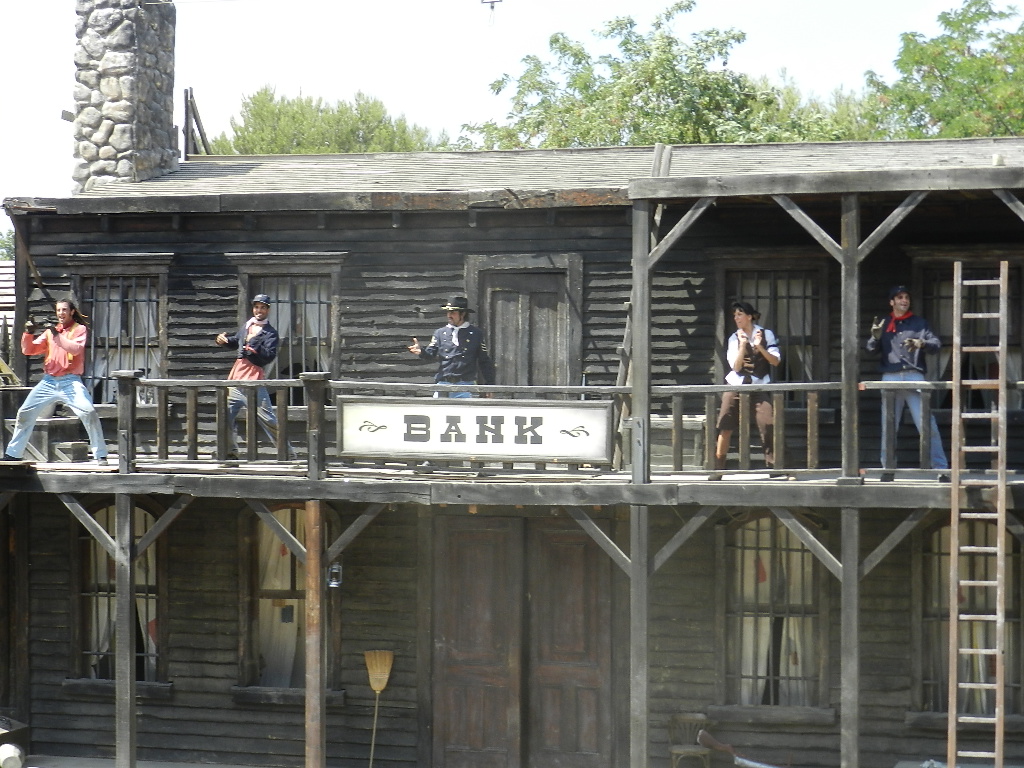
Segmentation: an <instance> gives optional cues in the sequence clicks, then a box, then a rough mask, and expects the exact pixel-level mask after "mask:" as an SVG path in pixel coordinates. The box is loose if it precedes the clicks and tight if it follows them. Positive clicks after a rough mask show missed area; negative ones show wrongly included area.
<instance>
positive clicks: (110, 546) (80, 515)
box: [57, 493, 119, 563]
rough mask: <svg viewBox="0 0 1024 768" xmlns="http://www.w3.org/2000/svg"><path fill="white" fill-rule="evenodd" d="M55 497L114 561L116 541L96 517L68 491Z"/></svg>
mask: <svg viewBox="0 0 1024 768" xmlns="http://www.w3.org/2000/svg"><path fill="white" fill-rule="evenodd" d="M57 498H58V499H60V500H61V502H62V503H63V504H64V506H65V507H67V508H68V510H69V511H70V512H71V514H72V515H74V516H75V517H76V518H77V519H78V522H80V523H81V524H82V525H83V526H85V529H86V530H87V531H88V532H89V533H91V534H92V537H93V538H94V539H96V541H98V542H99V544H100V546H101V547H103V548H104V549H105V550H107V554H108V555H110V557H111V558H112V559H113V560H114V562H115V563H116V562H117V558H118V554H119V552H118V548H117V543H116V542H115V541H114V539H113V538H112V537H111V535H110V534H109V533H107V531H106V529H105V528H104V527H103V526H102V525H100V524H99V523H97V522H96V518H95V517H93V516H92V515H90V514H89V513H88V512H87V511H86V509H85V507H83V506H82V505H81V504H79V503H78V502H77V501H76V500H75V497H74V496H72V495H71V494H70V493H58V494H57Z"/></svg>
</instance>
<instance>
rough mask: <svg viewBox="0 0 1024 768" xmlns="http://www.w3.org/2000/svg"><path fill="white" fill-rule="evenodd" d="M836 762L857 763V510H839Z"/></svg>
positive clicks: (854, 766)
mask: <svg viewBox="0 0 1024 768" xmlns="http://www.w3.org/2000/svg"><path fill="white" fill-rule="evenodd" d="M842 529H843V543H842V559H843V576H842V583H841V587H840V589H841V592H842V598H843V599H842V618H841V627H842V632H841V634H842V640H841V641H840V656H841V665H840V678H841V685H840V694H839V701H840V707H839V709H840V715H839V766H840V768H858V766H859V765H860V748H859V746H858V741H859V737H860V510H858V509H853V508H850V507H843V511H842Z"/></svg>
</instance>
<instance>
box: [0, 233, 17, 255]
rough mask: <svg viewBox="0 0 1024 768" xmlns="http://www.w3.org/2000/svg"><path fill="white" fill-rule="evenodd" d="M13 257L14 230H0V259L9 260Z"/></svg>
mask: <svg viewBox="0 0 1024 768" xmlns="http://www.w3.org/2000/svg"><path fill="white" fill-rule="evenodd" d="M13 258H14V230H13V229H9V230H7V231H6V232H0V261H10V260H11V259H13Z"/></svg>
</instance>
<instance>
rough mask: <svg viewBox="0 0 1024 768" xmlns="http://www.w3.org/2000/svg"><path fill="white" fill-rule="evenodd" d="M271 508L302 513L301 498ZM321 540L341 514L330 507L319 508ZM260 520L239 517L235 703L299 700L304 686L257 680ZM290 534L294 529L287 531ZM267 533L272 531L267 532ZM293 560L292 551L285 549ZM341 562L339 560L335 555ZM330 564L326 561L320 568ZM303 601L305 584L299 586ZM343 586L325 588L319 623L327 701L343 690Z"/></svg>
mask: <svg viewBox="0 0 1024 768" xmlns="http://www.w3.org/2000/svg"><path fill="white" fill-rule="evenodd" d="M267 509H269V510H270V511H271V512H278V511H280V510H284V509H293V510H296V512H297V514H299V515H302V514H304V511H305V502H300V501H294V502H281V503H278V504H274V505H268V507H267ZM323 509H324V528H325V539H326V540H328V541H330V540H331V539H332V538H333V536H336V535H338V533H339V532H340V530H341V521H340V516H339V515H338V514H337V512H336V511H335V510H334V509H333V508H331V507H329V506H326V505H325V506H324V508H323ZM263 525H264V523H263V521H262V519H260V517H259V515H256V514H255V513H253V514H251V515H243V516H242V518H241V519H240V521H239V534H240V535H239V541H238V563H239V578H238V584H239V600H238V626H239V642H238V651H239V658H238V680H237V684H236V685H235V687H234V688H233V689H232V691H233V696H234V699H235V701H237V702H247V703H299V702H301V701H302V696H303V695H304V692H305V688H304V687H302V688H293V687H280V686H265V685H261V684H260V682H259V677H260V670H259V655H258V653H257V648H258V639H257V632H258V629H259V622H258V619H259V601H260V589H259V583H258V580H259V570H260V563H259V541H260V528H261V526H263ZM292 533H293V535H294V532H292ZM270 534H271V535H275V534H274V533H273V531H270ZM289 556H290V557H292V558H294V557H295V555H294V554H291V553H289ZM339 561H340V558H339ZM329 565H330V564H329V563H328V564H325V568H324V572H325V573H326V571H327V567H328V566H329ZM296 591H299V592H302V594H303V597H302V600H303V605H305V587H304V586H303V587H302V589H301V590H296ZM341 592H342V590H341V589H340V588H325V594H324V612H323V621H324V623H323V627H324V633H325V641H324V645H325V662H326V663H325V687H326V690H327V692H328V703H330V704H337V703H342V702H343V701H344V690H343V688H342V660H341V640H342V632H341V629H342V624H341V607H342V599H341V598H342V595H341Z"/></svg>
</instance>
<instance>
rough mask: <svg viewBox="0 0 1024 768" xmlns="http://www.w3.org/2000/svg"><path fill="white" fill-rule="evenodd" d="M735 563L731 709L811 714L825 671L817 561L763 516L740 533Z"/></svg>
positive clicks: (736, 534) (735, 541)
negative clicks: (795, 709) (777, 708)
mask: <svg viewBox="0 0 1024 768" xmlns="http://www.w3.org/2000/svg"><path fill="white" fill-rule="evenodd" d="M728 562H729V575H730V587H729V605H728V611H727V615H728V626H727V633H728V657H727V664H726V666H727V676H728V678H729V700H730V703H734V704H745V705H781V706H810V705H811V704H812V702H813V701H814V692H815V690H816V688H817V668H818V655H817V642H816V640H817V638H816V633H817V631H818V606H817V597H816V595H817V593H816V589H815V579H814V558H813V555H812V554H811V553H810V552H809V551H808V550H807V549H806V548H805V547H804V546H803V544H801V542H800V541H799V540H798V539H797V538H796V537H795V536H794V535H793V534H792V533H791V532H790V531H789V530H788V529H787V528H785V526H783V525H781V524H780V523H779V522H778V521H777V520H776V519H775V518H773V517H770V516H763V517H758V518H757V519H755V520H751V521H749V522H747V523H744V524H743V525H741V526H739V527H737V528H736V529H735V530H734V532H733V536H732V541H731V543H730V545H729V558H728Z"/></svg>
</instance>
